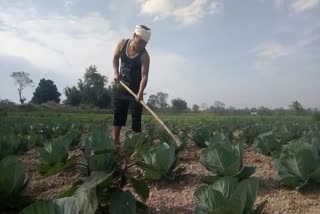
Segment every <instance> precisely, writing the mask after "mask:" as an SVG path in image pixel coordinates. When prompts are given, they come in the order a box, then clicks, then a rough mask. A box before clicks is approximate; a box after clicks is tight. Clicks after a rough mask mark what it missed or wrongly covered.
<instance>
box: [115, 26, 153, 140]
mask: <svg viewBox="0 0 320 214" xmlns="http://www.w3.org/2000/svg"><path fill="white" fill-rule="evenodd" d="M150 37H151V30H150V29H149V28H148V27H146V26H144V25H137V26H136V28H135V31H134V34H133V38H132V39H122V40H121V41H120V42H119V43H118V44H117V47H116V50H115V53H114V56H113V69H114V80H115V82H116V83H117V91H116V95H115V99H114V120H113V126H114V128H113V139H114V141H115V143H116V144H117V145H120V131H121V127H122V126H125V125H126V120H127V114H128V108H129V106H130V107H131V108H130V109H131V117H132V130H133V131H135V132H140V131H141V116H142V110H143V108H142V105H141V104H140V100H143V92H144V89H145V88H146V85H147V82H148V74H149V65H150V57H149V54H148V52H147V51H146V49H145V47H146V45H147V44H148V42H149V40H150ZM119 59H121V66H120V72H119ZM120 80H121V81H122V82H124V83H125V84H126V85H127V86H128V87H129V88H130V89H131V90H132V91H133V92H134V93H135V94H136V95H137V97H138V98H137V99H135V98H134V97H133V96H132V95H131V94H129V93H128V92H127V91H126V89H125V88H123V87H122V86H121V85H120V84H119V81H120Z"/></svg>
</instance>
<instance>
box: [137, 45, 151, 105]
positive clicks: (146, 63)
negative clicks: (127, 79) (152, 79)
mask: <svg viewBox="0 0 320 214" xmlns="http://www.w3.org/2000/svg"><path fill="white" fill-rule="evenodd" d="M149 67H150V57H149V54H148V52H147V51H146V52H145V53H144V54H143V57H142V66H141V81H140V88H139V93H138V98H139V100H141V99H142V97H143V91H144V89H145V88H146V86H147V83H148V75H149ZM139 100H138V101H139Z"/></svg>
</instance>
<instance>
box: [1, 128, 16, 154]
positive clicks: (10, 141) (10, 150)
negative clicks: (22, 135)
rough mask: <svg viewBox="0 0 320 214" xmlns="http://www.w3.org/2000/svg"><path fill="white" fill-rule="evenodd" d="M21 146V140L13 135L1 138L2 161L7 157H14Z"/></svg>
mask: <svg viewBox="0 0 320 214" xmlns="http://www.w3.org/2000/svg"><path fill="white" fill-rule="evenodd" d="M19 146H20V139H19V137H17V136H16V135H14V134H13V133H9V134H8V135H4V136H0V160H1V159H2V158H4V157H5V156H7V155H13V154H15V153H16V152H17V150H18V148H19Z"/></svg>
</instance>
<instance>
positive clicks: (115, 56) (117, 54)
mask: <svg viewBox="0 0 320 214" xmlns="http://www.w3.org/2000/svg"><path fill="white" fill-rule="evenodd" d="M124 42H125V39H121V40H120V41H119V43H118V44H117V47H116V49H115V51H114V54H113V59H112V64H113V70H114V81H116V82H118V81H120V75H119V59H120V51H121V48H122V47H123V44H124Z"/></svg>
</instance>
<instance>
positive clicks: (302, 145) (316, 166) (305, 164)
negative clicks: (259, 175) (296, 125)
mask: <svg viewBox="0 0 320 214" xmlns="http://www.w3.org/2000/svg"><path fill="white" fill-rule="evenodd" d="M318 146H319V145H317V142H312V143H309V142H304V141H303V140H298V141H296V142H294V143H291V144H288V145H286V146H284V147H283V150H282V151H281V154H280V157H279V158H278V159H275V160H274V164H275V166H276V168H277V170H278V174H279V176H280V182H281V183H282V184H285V185H288V186H292V187H296V188H297V189H300V188H302V187H304V186H305V185H307V184H309V183H320V162H319V161H320V156H319V152H318Z"/></svg>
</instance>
